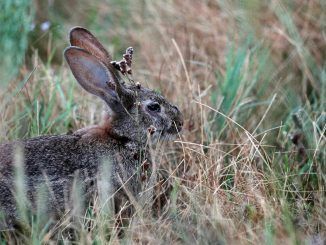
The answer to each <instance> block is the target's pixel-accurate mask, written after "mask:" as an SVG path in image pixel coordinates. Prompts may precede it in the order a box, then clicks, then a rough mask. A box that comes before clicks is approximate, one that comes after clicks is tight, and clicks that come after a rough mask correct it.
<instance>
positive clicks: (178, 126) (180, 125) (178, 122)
mask: <svg viewBox="0 0 326 245" xmlns="http://www.w3.org/2000/svg"><path fill="white" fill-rule="evenodd" d="M176 125H177V129H178V132H180V131H181V129H182V127H183V121H177V122H176Z"/></svg>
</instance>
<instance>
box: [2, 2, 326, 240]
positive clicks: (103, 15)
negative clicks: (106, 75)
mask: <svg viewBox="0 0 326 245" xmlns="http://www.w3.org/2000/svg"><path fill="white" fill-rule="evenodd" d="M66 2H67V1H63V0H55V1H42V0H35V1H29V0H21V1H14V0H4V1H1V3H0V9H2V10H4V11H1V13H0V23H1V24H0V56H1V60H0V73H1V74H2V75H1V79H0V112H1V113H0V143H2V142H5V141H11V140H16V139H22V138H30V137H34V136H38V135H50V134H63V133H67V132H72V131H74V130H77V129H79V128H82V127H84V126H87V125H91V124H94V123H96V122H98V121H99V120H100V117H101V111H102V106H103V103H102V102H101V101H100V100H99V99H98V98H96V97H94V96H91V95H89V94H87V93H86V92H84V91H83V90H82V89H81V88H80V87H79V86H78V84H77V83H76V81H75V79H74V77H73V75H72V74H71V72H70V70H69V68H68V66H67V64H66V62H65V61H64V60H63V55H62V54H63V50H64V48H65V47H67V46H68V44H69V43H68V32H69V29H70V28H72V27H73V26H76V25H79V26H84V27H86V28H87V29H89V30H91V31H92V33H94V34H95V35H96V36H97V37H98V39H99V40H101V41H102V43H103V44H105V46H106V48H107V49H108V50H109V51H110V53H111V54H112V56H113V57H114V58H115V59H119V58H120V57H121V54H122V53H123V52H124V50H125V49H126V48H127V47H129V46H133V48H134V50H135V54H134V56H135V57H134V63H133V66H134V67H133V76H132V79H133V80H134V81H137V82H140V83H141V84H142V85H144V86H148V87H150V88H152V89H155V90H157V91H159V92H160V93H162V94H164V95H165V96H166V97H167V98H169V100H170V101H172V102H173V103H174V104H176V105H178V107H179V108H180V110H181V111H182V113H183V116H184V120H185V122H184V128H183V131H182V132H181V134H180V135H179V137H178V138H177V139H176V140H174V141H173V142H169V143H168V144H166V145H163V146H162V147H161V148H160V149H159V150H158V153H157V156H156V161H155V164H156V166H155V167H154V168H153V172H152V174H153V176H154V175H155V176H156V179H157V181H156V182H155V183H154V186H153V187H150V188H153V189H154V192H155V194H154V196H153V199H151V201H150V202H141V201H139V203H138V204H137V212H136V213H135V215H134V217H133V218H132V221H131V222H130V224H129V226H128V227H127V228H126V229H125V235H124V236H123V237H122V238H121V237H120V238H119V237H118V230H117V227H115V225H114V224H115V217H114V215H113V214H112V212H110V210H108V209H106V208H105V207H104V206H105V205H106V202H103V203H101V202H100V203H99V204H98V205H99V207H98V209H100V210H104V211H103V212H102V211H101V212H99V211H98V209H96V208H91V207H90V208H88V209H87V212H86V213H78V215H76V217H75V218H74V220H75V222H72V218H71V217H70V215H67V217H63V218H62V220H60V222H58V223H53V221H52V220H51V219H49V218H48V217H47V216H46V214H45V213H42V209H41V208H40V212H38V213H37V214H36V215H31V214H30V213H29V212H28V205H26V203H25V202H24V200H25V199H24V192H23V191H22V190H19V188H18V191H17V193H18V199H17V200H18V203H20V204H21V210H22V213H23V217H24V219H25V221H26V227H23V228H21V229H20V230H18V231H16V232H14V234H13V233H12V232H9V231H1V233H0V242H1V244H6V243H9V244H10V243H11V244H12V243H21V244H43V243H52V244H54V243H57V242H58V243H60V242H62V243H64V242H67V241H68V240H69V239H71V236H72V237H73V239H74V240H75V241H76V243H82V244H102V243H114V244H115V243H120V242H121V243H127V244H129V243H144V244H172V243H173V244H174V243H175V244H324V243H325V239H326V199H325V184H326V158H325V153H326V147H325V145H326V138H325V137H326V133H325V132H326V112H325V109H326V32H325V30H326V3H325V1H322V0H310V1H308V0H296V1H290V0H285V1H281V0H273V1H267V0H263V1H258V0H251V1H250V0H248V1H227V0H221V1H217V0H216V1H214V0H205V1H195V0H186V1H181V0H170V1H148V0H137V1H126V0H122V1H119V0H106V1H100V0H95V1H86V0H81V1H77V0H72V1H69V6H67V3H66ZM18 158H19V156H18ZM20 177H21V178H23V174H22V175H21V176H18V181H17V186H18V187H19V183H21V182H20V181H19V178H20ZM76 202H78V198H77V201H76ZM102 204H103V205H104V206H101V205H102ZM76 206H78V205H77V204H76Z"/></svg>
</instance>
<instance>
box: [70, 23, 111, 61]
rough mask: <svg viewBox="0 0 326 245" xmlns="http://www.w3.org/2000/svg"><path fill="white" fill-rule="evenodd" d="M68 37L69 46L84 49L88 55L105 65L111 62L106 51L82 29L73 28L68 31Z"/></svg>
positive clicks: (92, 36) (90, 34) (89, 33)
mask: <svg viewBox="0 0 326 245" xmlns="http://www.w3.org/2000/svg"><path fill="white" fill-rule="evenodd" d="M69 36H70V44H71V46H76V47H80V48H82V49H85V50H86V51H88V52H89V53H90V54H92V55H94V56H95V57H97V58H98V59H99V60H101V61H102V62H103V63H104V64H105V65H107V64H109V63H110V61H111V60H112V58H111V56H110V54H109V53H108V52H107V51H106V49H105V48H104V47H103V45H102V44H101V43H100V42H99V41H98V40H97V39H96V37H95V36H94V35H93V34H92V33H91V32H90V31H88V30H87V29H85V28H83V27H74V28H73V29H71V30H70V34H69Z"/></svg>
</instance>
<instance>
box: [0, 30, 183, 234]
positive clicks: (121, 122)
mask: <svg viewBox="0 0 326 245" xmlns="http://www.w3.org/2000/svg"><path fill="white" fill-rule="evenodd" d="M70 42H71V45H72V46H71V47H69V48H67V49H66V51H65V58H66V59H67V61H68V64H69V66H70V68H71V70H72V72H73V74H74V76H75V77H76V80H77V81H78V82H79V84H80V85H81V86H82V87H83V88H84V89H85V90H87V91H88V92H90V93H92V94H95V95H97V96H99V97H100V98H102V99H103V100H104V101H105V103H106V104H107V105H108V111H107V113H106V115H107V116H106V117H105V118H104V119H105V120H104V122H103V123H102V124H100V125H97V126H90V127H86V128H84V129H80V130H77V131H76V132H74V133H72V134H70V135H69V134H65V135H57V136H39V137H36V138H32V139H27V140H22V141H16V142H10V143H4V144H1V145H0V212H2V213H3V214H4V216H5V223H6V224H2V228H3V227H12V226H13V224H14V223H15V222H17V220H19V216H18V215H17V210H16V203H15V198H14V194H13V192H14V178H15V171H14V169H15V163H14V155H15V152H16V151H15V148H21V149H22V151H23V156H24V170H25V178H26V183H25V185H26V190H27V197H28V199H29V200H30V202H31V206H32V207H31V209H32V210H33V208H35V201H36V195H37V193H38V192H39V188H40V186H42V185H43V186H44V185H46V186H47V187H48V189H49V193H48V196H47V198H46V200H45V201H46V203H47V207H48V211H49V213H51V214H53V215H60V214H61V212H62V211H64V208H65V207H66V206H67V203H68V204H69V202H70V201H71V198H70V194H71V188H72V183H73V181H74V179H78V180H79V181H80V182H81V183H82V185H81V186H82V188H83V194H84V195H83V196H84V198H85V200H86V201H90V199H91V197H92V196H94V193H96V190H97V184H96V183H97V180H98V176H99V175H100V174H101V172H100V171H99V170H100V167H101V164H110V166H111V172H110V174H109V176H107V177H106V178H105V179H106V180H107V181H108V182H110V184H111V187H112V188H111V190H110V191H111V193H116V195H115V202H116V203H121V200H122V199H124V198H125V199H128V195H127V193H131V194H132V195H134V196H135V197H137V194H138V193H139V192H140V180H139V169H140V165H141V163H142V162H143V161H144V160H145V159H148V160H149V161H150V154H149V149H148V140H149V135H150V136H151V137H150V140H153V142H154V143H155V142H156V141H157V140H158V139H161V138H163V139H164V138H170V137H171V136H174V135H176V134H177V133H178V132H179V131H180V130H181V127H182V123H183V120H182V116H181V113H180V111H179V110H178V108H177V107H176V106H174V105H172V104H170V103H169V102H168V101H167V100H166V99H165V98H164V97H162V96H161V95H159V94H157V93H156V92H154V91H152V90H149V89H146V88H143V87H141V86H139V85H137V86H136V85H126V84H124V83H123V82H122V80H121V78H120V77H119V74H118V72H117V70H115V69H114V67H112V66H111V65H110V61H111V60H110V55H109V54H108V53H107V52H106V50H105V49H104V48H103V46H102V45H101V44H100V43H99V42H98V41H97V39H96V38H95V37H94V36H93V35H92V34H91V33H90V32H89V31H87V30H86V29H83V28H80V27H77V28H74V29H72V31H71V33H70ZM74 45H75V46H78V47H75V46H74ZM153 127H154V128H155V129H156V130H155V131H153V130H152V132H151V134H149V132H148V128H153ZM0 226H1V222H0Z"/></svg>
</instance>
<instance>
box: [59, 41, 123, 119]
mask: <svg viewBox="0 0 326 245" xmlns="http://www.w3.org/2000/svg"><path fill="white" fill-rule="evenodd" d="M64 56H65V58H66V60H67V62H68V64H69V66H70V69H71V71H72V73H73V75H74V76H75V78H76V80H77V81H78V83H79V84H80V85H81V86H82V87H83V88H84V89H85V90H86V91H88V92H89V93H91V94H94V95H97V96H98V97H100V98H102V99H103V100H104V101H105V102H106V103H107V104H108V106H109V107H110V108H111V109H112V111H114V112H115V113H121V112H124V111H125V110H124V107H123V104H122V100H121V98H122V97H125V94H124V90H121V86H120V83H119V81H118V80H117V77H116V75H115V73H114V72H112V71H109V69H108V68H107V67H106V66H105V65H104V64H103V63H102V62H101V61H100V60H99V59H98V58H97V57H95V56H93V55H92V54H90V53H89V52H87V51H86V50H84V49H81V48H79V47H69V48H66V50H65V51H64Z"/></svg>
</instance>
